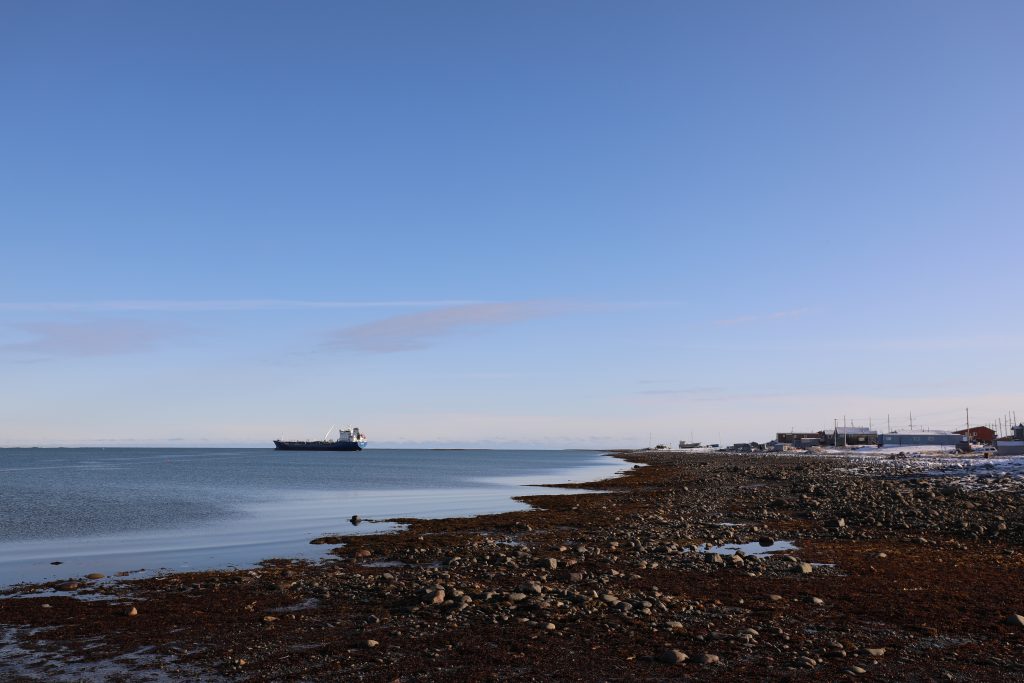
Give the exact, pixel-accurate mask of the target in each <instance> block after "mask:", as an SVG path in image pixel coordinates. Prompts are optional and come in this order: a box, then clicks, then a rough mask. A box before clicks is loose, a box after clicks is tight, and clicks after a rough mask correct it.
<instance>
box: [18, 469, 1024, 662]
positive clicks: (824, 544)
mask: <svg viewBox="0 0 1024 683" xmlns="http://www.w3.org/2000/svg"><path fill="white" fill-rule="evenodd" d="M610 455H615V456H617V457H620V458H622V459H623V460H625V461H627V462H630V463H633V464H634V465H647V466H645V467H639V468H631V469H627V470H626V471H625V472H624V473H623V474H622V475H621V476H619V477H615V478H613V479H606V480H603V481H600V482H589V483H580V484H568V485H560V486H558V488H563V489H578V490H581V491H600V492H602V493H601V495H593V494H591V493H585V492H581V493H578V494H573V493H570V494H562V495H545V494H543V493H536V494H534V493H532V492H531V493H530V494H528V495H524V496H518V497H517V499H519V500H521V501H523V502H526V503H528V504H529V505H531V509H529V510H525V511H518V512H506V513H499V514H492V515H480V516H475V517H465V518H450V519H434V520H429V519H428V520H422V519H410V520H401V519H399V520H394V521H399V522H403V523H408V524H409V527H408V528H407V529H403V530H399V531H394V532H389V533H385V534H375V535H360V536H342V535H340V536H337V537H332V538H331V539H330V540H331V541H340V542H344V543H346V545H343V546H340V547H337V548H334V549H333V550H332V555H333V556H334V557H333V558H332V559H329V560H324V561H321V562H319V563H315V564H314V563H307V562H293V561H288V560H272V561H268V562H266V563H264V564H263V565H262V566H260V567H259V568H257V569H242V570H234V571H230V570H228V571H209V572H190V573H175V574H169V575H161V576H158V577H154V578H147V579H137V580H134V581H127V582H123V583H104V584H91V583H89V582H85V583H84V584H83V585H84V587H85V590H84V591H83V592H84V593H85V594H87V595H92V596H93V597H99V598H103V599H101V600H88V601H86V600H77V599H74V598H71V597H65V596H63V595H59V594H56V593H52V592H51V593H48V594H47V595H45V596H43V597H18V598H13V597H10V596H9V594H3V593H0V654H4V653H5V652H6V654H7V656H6V657H0V674H5V675H7V676H8V677H9V678H12V680H24V681H30V680H61V679H60V678H54V677H53V676H52V675H50V674H52V673H53V672H54V671H56V670H57V669H55V668H53V666H52V663H56V662H60V667H61V670H63V671H65V672H67V673H68V675H69V676H72V677H69V678H68V679H67V680H78V678H88V677H90V676H91V677H92V678H95V679H96V680H116V677H115V675H125V674H126V672H128V673H130V676H131V680H140V681H144V680H211V681H217V680H254V681H261V680H289V679H303V680H321V679H323V680H388V681H391V680H396V679H399V680H408V681H412V680H436V679H438V678H449V679H461V680H486V679H489V678H492V677H498V678H512V679H517V680H539V679H562V680H593V679H603V680H607V679H613V680H614V679H636V678H641V679H650V678H654V679H668V678H683V677H686V678H692V679H695V680H711V679H714V678H717V677H719V676H721V675H723V674H725V675H738V676H742V677H749V678H755V679H759V680H777V679H782V678H790V679H793V680H811V679H814V678H820V677H822V676H826V677H830V678H836V677H841V676H854V675H858V673H859V672H861V671H863V672H867V673H870V674H872V675H875V676H878V677H882V678H887V679H906V680H927V679H929V678H936V677H941V678H943V679H946V680H950V676H952V678H951V680H967V679H968V678H969V679H971V680H1000V679H1003V680H1005V678H1006V677H1008V676H1014V675H1021V672H1024V664H1022V661H1024V656H1022V654H1024V625H1016V624H1011V623H1009V622H1008V619H1010V618H1011V617H1012V616H1013V615H1014V614H1021V613H1022V612H1024V596H1022V595H1021V594H1020V587H1021V586H1022V585H1024V554H1022V552H1021V550H1022V545H1024V506H1022V505H1020V504H1019V503H1018V502H1017V501H1019V499H1020V498H1019V494H1020V491H1019V487H1018V488H1017V489H1013V490H1000V489H995V490H988V489H970V488H967V487H961V486H958V485H956V483H955V482H951V481H943V479H942V478H934V477H933V478H928V477H927V476H925V475H924V474H923V473H921V472H907V473H905V476H903V477H901V478H891V477H890V476H889V475H890V474H891V472H889V471H888V470H889V469H891V468H887V467H884V466H883V467H877V466H876V467H874V468H872V464H871V461H870V460H869V459H867V458H856V459H855V462H854V459H849V458H845V457H841V456H831V455H830V456H826V457H821V456H802V455H791V454H785V455H775V454H767V455H761V454H757V455H747V454H731V453H715V454H710V453H697V454H686V453H679V452H674V453H671V454H659V453H657V452H651V451H644V452H631V453H621V452H619V453H610ZM876 462H877V463H881V464H883V465H884V464H885V461H881V460H880V461H876ZM542 486H546V485H542ZM759 541H761V543H760V544H759V545H760V546H761V547H766V546H767V547H771V546H770V544H767V543H764V542H766V541H771V542H773V543H774V542H777V541H785V542H789V543H792V544H793V546H795V548H792V549H787V550H785V551H780V552H773V553H770V554H766V555H760V556H757V555H746V556H743V555H736V554H730V553H729V549H728V548H722V549H720V550H719V552H718V553H706V552H701V550H702V549H703V548H704V544H708V545H711V546H717V547H721V546H725V545H728V544H738V543H754V544H758V542H759ZM51 587H52V586H51ZM132 608H134V609H135V611H136V614H135V615H134V616H130V612H131V610H132ZM15 646H16V648H17V649H12V648H14V647H15ZM5 648H6V650H5ZM883 650H884V654H880V653H881V652H882V651H883ZM682 655H685V658H683V657H682ZM119 657H120V658H122V659H121V660H119V662H120V663H115V662H114V660H115V659H117V658H119ZM125 657H127V659H124V658H125ZM716 658H717V659H716ZM76 659H80V661H77V662H75V661H73V660H76ZM702 661H704V662H707V663H701V662H702ZM48 662H49V663H51V666H50V668H49V669H47V663H48ZM4 667H7V668H6V669H5V668H4ZM103 672H106V673H103ZM947 674H949V675H948V676H947ZM74 676H77V678H74Z"/></svg>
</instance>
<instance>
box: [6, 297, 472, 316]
mask: <svg viewBox="0 0 1024 683" xmlns="http://www.w3.org/2000/svg"><path fill="white" fill-rule="evenodd" d="M473 303H476V302H474V301H460V300H455V301H448V300H444V301H308V300H301V299H212V300H195V301H189V300H183V301H176V300H161V299H154V300H125V301H40V302H17V301H8V302H0V311H14V312H34V313H47V312H74V313H111V312H154V313H161V312H167V313H176V312H182V313H186V312H203V311H287V310H317V309H344V308H433V307H440V306H459V305H467V304H473Z"/></svg>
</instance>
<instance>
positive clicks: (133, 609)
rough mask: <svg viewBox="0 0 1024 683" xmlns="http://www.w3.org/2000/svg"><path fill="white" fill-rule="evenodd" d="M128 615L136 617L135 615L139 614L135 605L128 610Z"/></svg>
mask: <svg viewBox="0 0 1024 683" xmlns="http://www.w3.org/2000/svg"><path fill="white" fill-rule="evenodd" d="M128 616H130V617H137V616H139V610H137V609H136V608H135V607H132V608H131V609H130V610H128Z"/></svg>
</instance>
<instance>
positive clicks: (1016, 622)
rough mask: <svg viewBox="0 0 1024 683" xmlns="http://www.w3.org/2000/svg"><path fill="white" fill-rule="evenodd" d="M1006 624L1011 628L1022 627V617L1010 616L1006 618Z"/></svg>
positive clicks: (1023, 620) (1023, 624) (1023, 618)
mask: <svg viewBox="0 0 1024 683" xmlns="http://www.w3.org/2000/svg"><path fill="white" fill-rule="evenodd" d="M1006 623H1007V624H1010V625H1011V626H1024V617H1022V616H1021V615H1019V614H1011V615H1010V616H1008V617H1006Z"/></svg>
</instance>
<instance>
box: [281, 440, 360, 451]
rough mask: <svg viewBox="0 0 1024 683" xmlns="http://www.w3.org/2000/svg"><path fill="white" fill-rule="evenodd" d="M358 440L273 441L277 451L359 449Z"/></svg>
mask: <svg viewBox="0 0 1024 683" xmlns="http://www.w3.org/2000/svg"><path fill="white" fill-rule="evenodd" d="M365 445H366V444H365V443H360V442H359V441H274V447H275V448H276V449H277V450H279V451H361V450H362V449H363V447H364V446H365Z"/></svg>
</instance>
